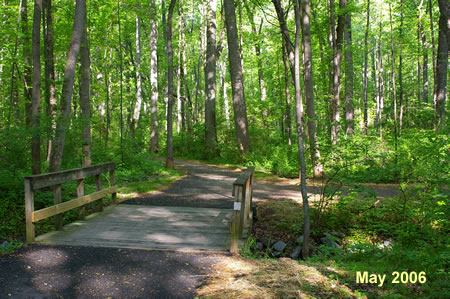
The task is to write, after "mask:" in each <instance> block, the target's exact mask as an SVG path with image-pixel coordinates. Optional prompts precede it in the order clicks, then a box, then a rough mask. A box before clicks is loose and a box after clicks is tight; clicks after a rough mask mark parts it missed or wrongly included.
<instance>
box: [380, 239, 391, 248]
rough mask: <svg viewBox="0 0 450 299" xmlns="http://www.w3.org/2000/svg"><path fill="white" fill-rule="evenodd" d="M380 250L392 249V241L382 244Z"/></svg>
mask: <svg viewBox="0 0 450 299" xmlns="http://www.w3.org/2000/svg"><path fill="white" fill-rule="evenodd" d="M378 248H380V249H392V239H387V240H386V241H384V242H383V243H382V244H380V245H378Z"/></svg>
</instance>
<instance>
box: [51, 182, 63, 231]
mask: <svg viewBox="0 0 450 299" xmlns="http://www.w3.org/2000/svg"><path fill="white" fill-rule="evenodd" d="M53 203H54V204H55V205H57V204H60V203H61V185H56V186H55V188H54V189H53ZM55 229H56V230H62V215H55Z"/></svg>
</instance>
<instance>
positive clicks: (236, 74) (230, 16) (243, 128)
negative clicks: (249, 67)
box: [223, 0, 251, 153]
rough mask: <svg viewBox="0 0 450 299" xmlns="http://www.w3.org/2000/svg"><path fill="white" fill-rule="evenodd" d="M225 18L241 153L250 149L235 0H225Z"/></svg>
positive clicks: (235, 121) (237, 135) (238, 141)
mask: <svg viewBox="0 0 450 299" xmlns="http://www.w3.org/2000/svg"><path fill="white" fill-rule="evenodd" d="M223 6H224V8H225V20H226V22H225V23H226V27H227V40H228V60H229V64H230V77H231V92H232V94H233V108H234V124H235V126H236V137H237V143H238V149H239V151H240V152H241V153H246V152H249V151H250V146H251V145H250V135H249V132H248V121H247V108H246V105H245V98H244V78H243V72H242V65H241V55H240V53H239V40H238V36H237V27H236V12H235V7H234V1H233V0H224V1H223Z"/></svg>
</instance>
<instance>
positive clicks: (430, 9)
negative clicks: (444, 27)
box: [428, 0, 437, 103]
mask: <svg viewBox="0 0 450 299" xmlns="http://www.w3.org/2000/svg"><path fill="white" fill-rule="evenodd" d="M428 11H429V13H430V31H431V49H432V55H431V57H432V59H433V103H435V102H436V83H437V80H436V78H437V76H436V67H437V66H436V45H435V41H434V26H433V7H432V4H431V0H428Z"/></svg>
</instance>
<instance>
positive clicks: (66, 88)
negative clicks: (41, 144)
mask: <svg viewBox="0 0 450 299" xmlns="http://www.w3.org/2000/svg"><path fill="white" fill-rule="evenodd" d="M85 19H86V1H85V0H78V1H77V2H76V6H75V17H74V24H73V31H72V42H71V44H70V49H69V54H68V57H67V62H66V68H65V71H64V83H63V89H62V93H61V114H60V116H59V117H58V120H57V123H56V134H55V140H54V142H53V144H52V154H51V156H50V171H51V172H54V171H58V170H60V169H61V160H62V155H63V151H64V143H65V141H66V132H67V129H68V127H69V123H70V119H69V118H70V107H71V104H72V92H73V83H74V79H75V67H76V62H77V57H78V52H79V50H80V45H81V36H82V34H83V28H84V21H85Z"/></svg>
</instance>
